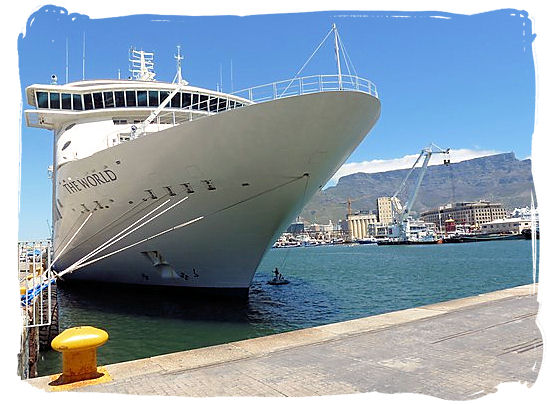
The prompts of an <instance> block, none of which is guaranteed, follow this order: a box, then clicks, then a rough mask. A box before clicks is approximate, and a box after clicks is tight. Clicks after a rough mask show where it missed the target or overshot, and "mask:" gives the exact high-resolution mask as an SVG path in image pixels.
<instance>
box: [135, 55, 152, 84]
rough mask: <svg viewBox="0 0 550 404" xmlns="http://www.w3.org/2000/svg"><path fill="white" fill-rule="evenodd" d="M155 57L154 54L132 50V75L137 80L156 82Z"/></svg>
mask: <svg viewBox="0 0 550 404" xmlns="http://www.w3.org/2000/svg"><path fill="white" fill-rule="evenodd" d="M153 56H154V54H153V52H144V51H142V50H139V51H138V50H136V49H134V48H130V73H132V77H133V78H134V79H135V80H143V81H154V80H155V73H154V71H153V68H154V62H153Z"/></svg>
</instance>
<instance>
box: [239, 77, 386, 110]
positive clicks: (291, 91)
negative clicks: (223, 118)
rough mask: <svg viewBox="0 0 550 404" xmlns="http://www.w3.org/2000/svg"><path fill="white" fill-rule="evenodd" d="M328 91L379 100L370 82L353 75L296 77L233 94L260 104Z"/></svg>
mask: <svg viewBox="0 0 550 404" xmlns="http://www.w3.org/2000/svg"><path fill="white" fill-rule="evenodd" d="M326 91H359V92H362V93H366V94H369V95H372V96H374V97H376V98H378V91H377V89H376V86H375V85H374V83H373V82H372V81H370V80H367V79H364V78H362V77H358V76H353V75H344V74H343V75H337V74H324V75H315V76H305V77H296V78H294V79H290V80H283V81H276V82H273V83H269V84H262V85H259V86H255V87H250V88H247V89H244V90H239V91H236V92H233V93H231V94H232V95H236V96H239V97H242V98H246V99H248V100H250V101H252V102H255V103H260V102H266V101H272V100H276V99H279V98H286V97H292V96H296V95H304V94H312V93H321V92H326Z"/></svg>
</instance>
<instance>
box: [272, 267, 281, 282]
mask: <svg viewBox="0 0 550 404" xmlns="http://www.w3.org/2000/svg"><path fill="white" fill-rule="evenodd" d="M273 273H274V274H275V279H277V280H279V279H281V273H280V272H279V268H277V267H275V271H273Z"/></svg>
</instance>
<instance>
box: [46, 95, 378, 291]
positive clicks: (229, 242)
mask: <svg viewBox="0 0 550 404" xmlns="http://www.w3.org/2000/svg"><path fill="white" fill-rule="evenodd" d="M379 114H380V102H379V100H378V99H377V98H375V97H373V96H370V95H368V94H365V93H361V92H354V91H345V92H343V91H333V92H323V93H316V94H309V95H302V96H295V97H288V98H283V99H278V100H274V101H270V102H265V103H260V104H254V105H250V106H247V107H243V108H239V109H235V110H231V111H226V112H224V113H220V114H217V115H213V116H209V117H205V118H202V119H198V120H195V121H192V122H188V123H185V124H182V125H179V126H175V127H173V128H170V129H166V130H163V131H161V132H158V133H153V134H150V135H147V136H144V137H141V138H138V139H135V140H133V141H129V142H124V143H122V144H120V145H117V146H114V147H110V148H107V149H105V150H102V151H99V152H97V153H95V154H93V155H91V156H89V157H86V158H83V159H80V160H76V161H72V162H69V163H66V164H63V165H61V166H60V167H59V169H58V170H57V172H56V173H55V181H56V183H57V184H58V185H57V187H56V198H57V199H59V200H60V201H61V203H62V207H61V211H60V213H61V215H62V218H60V219H58V220H57V221H56V222H55V225H54V250H55V251H56V252H58V253H59V252H61V251H62V250H63V248H64V246H65V245H66V244H67V242H68V240H69V239H70V238H71V237H72V235H73V234H74V233H75V231H76V230H77V228H78V227H79V226H80V224H82V223H83V221H84V220H85V219H86V217H87V216H88V215H89V211H91V212H93V213H92V215H91V216H90V218H89V220H88V221H87V222H86V224H85V225H84V226H83V227H82V228H81V230H80V231H79V232H78V234H77V235H76V237H75V238H74V239H73V240H72V241H71V243H70V245H69V246H68V248H67V249H65V251H63V253H62V254H60V255H59V257H58V258H57V262H56V269H57V270H58V271H60V270H63V269H64V268H67V267H68V266H69V265H71V264H73V263H74V262H75V261H77V260H78V259H80V258H81V257H83V256H84V255H86V254H87V253H89V252H90V251H92V250H93V249H94V248H96V247H97V246H99V245H101V244H102V243H104V242H105V241H107V240H109V239H110V238H111V237H112V236H114V235H115V234H117V233H118V232H120V231H122V230H123V229H125V228H127V227H128V226H130V225H131V224H132V223H133V222H135V221H136V220H138V219H140V218H141V217H143V216H144V215H145V214H146V213H147V212H149V211H151V210H153V209H154V208H156V207H158V206H159V205H160V204H162V203H164V202H166V201H167V200H170V202H168V203H167V204H166V205H164V206H165V207H168V206H170V205H171V204H172V203H174V202H177V201H179V200H181V199H182V198H185V197H188V199H186V200H185V201H183V202H182V203H180V204H179V205H178V206H176V207H174V208H173V209H171V210H169V211H167V212H166V213H164V214H162V215H161V216H159V217H158V218H157V219H156V220H153V221H151V222H150V223H147V224H146V225H144V226H143V227H140V228H139V229H138V230H136V231H135V232H133V233H132V234H130V235H129V236H127V237H126V238H124V239H122V240H120V241H119V242H117V243H115V244H114V245H113V246H111V247H109V248H108V249H106V250H105V251H103V252H101V253H100V254H98V255H97V256H95V257H94V258H97V257H100V256H103V255H105V254H108V253H110V252H113V251H115V250H119V249H121V248H124V247H127V246H130V245H132V244H134V243H138V242H140V241H143V240H144V239H146V238H148V237H151V236H153V235H156V234H158V233H159V232H162V231H164V230H167V229H170V228H172V227H173V226H176V225H178V224H181V223H184V222H187V221H190V220H193V219H196V218H198V217H203V219H201V220H198V221H196V222H194V223H193V224H190V225H188V226H185V227H182V228H180V229H178V230H174V231H170V232H167V233H165V234H164V235H161V236H159V237H155V238H152V239H151V240H149V241H145V242H141V243H139V244H137V245H135V246H134V247H131V248H127V249H124V250H123V251H121V252H118V253H116V254H113V255H111V256H108V257H107V258H104V259H101V260H99V261H97V262H95V263H93V264H91V265H88V266H86V267H83V268H81V269H78V270H76V271H74V272H73V273H71V274H68V275H66V277H65V278H66V279H67V280H79V281H101V282H109V283H125V284H136V285H151V286H153V285H154V286H177V287H192V288H227V289H235V290H241V289H244V290H246V289H248V287H249V286H250V284H251V281H252V278H253V276H254V273H255V271H256V268H257V266H258V264H259V263H260V260H261V259H262V257H263V255H264V253H265V251H266V250H267V249H268V248H269V247H270V246H271V245H272V244H273V242H274V241H275V240H276V238H277V237H278V236H279V235H280V233H281V232H282V231H283V230H284V229H285V228H286V226H288V224H289V223H290V222H291V221H292V220H293V219H294V218H295V217H296V216H297V215H298V214H299V212H300V211H301V209H302V208H303V206H304V205H305V203H306V202H307V201H308V200H309V199H310V198H311V197H312V196H313V194H314V193H315V192H316V191H318V190H319V189H320V188H321V187H322V186H323V185H324V184H325V183H326V181H328V180H329V179H330V178H331V176H332V175H333V174H334V173H335V171H336V170H337V169H338V168H339V167H340V166H341V165H342V164H343V162H344V161H345V160H346V159H347V158H348V156H349V155H350V154H351V152H352V151H353V150H354V149H355V148H356V147H357V145H358V144H359V143H360V142H361V140H362V139H363V138H364V137H365V135H366V134H367V133H368V131H369V130H370V129H371V128H372V127H373V125H374V124H375V123H376V121H377V119H378V117H379ZM94 174H95V175H96V177H94ZM305 174H307V175H305ZM89 176H92V177H91V178H92V179H93V178H95V179H96V180H97V179H98V177H97V176H99V181H95V182H96V183H97V185H95V186H94V184H93V181H91V180H90V181H89V182H86V178H88V177H89ZM79 180H80V181H82V180H84V182H85V183H87V184H88V185H89V187H88V188H86V186H85V185H83V184H82V182H79ZM205 181H210V182H209V183H207V182H205ZM182 184H188V185H187V186H184V185H182ZM209 188H210V189H209ZM211 188H215V189H211ZM189 189H191V190H193V191H194V192H192V193H188V191H189ZM174 194H175V195H174ZM155 198H156V199H155ZM161 210H162V209H159V210H158V211H157V212H160V211H161ZM147 252H149V253H147ZM155 254H160V256H161V260H156V259H155V258H154V257H153V255H155Z"/></svg>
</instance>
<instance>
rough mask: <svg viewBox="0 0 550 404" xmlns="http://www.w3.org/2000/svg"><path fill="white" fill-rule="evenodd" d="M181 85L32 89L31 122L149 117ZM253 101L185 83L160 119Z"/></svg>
mask: <svg viewBox="0 0 550 404" xmlns="http://www.w3.org/2000/svg"><path fill="white" fill-rule="evenodd" d="M177 87H178V85H177V84H174V83H163V82H155V81H138V80H89V81H79V82H74V83H69V84H65V85H56V84H50V85H38V84H35V85H32V86H29V87H27V89H26V95H27V102H28V104H29V105H31V106H33V107H36V109H33V110H26V111H25V118H26V121H27V125H28V126H32V127H40V128H45V129H57V128H61V127H63V126H64V125H68V124H71V123H73V122H83V121H95V120H106V119H109V118H110V119H113V122H114V123H115V124H121V123H128V124H135V123H140V122H142V121H143V120H145V119H146V118H147V117H148V116H149V115H150V114H151V112H152V111H153V110H155V109H156V108H158V107H159V105H160V104H162V103H163V101H165V100H166V99H167V98H168V96H169V95H170V94H171V93H172V92H173V91H174V90H176V88H177ZM251 103H252V102H251V101H250V100H247V99H244V98H242V97H239V96H237V95H230V94H225V93H221V92H217V91H211V90H207V89H202V88H198V87H193V86H184V87H182V89H181V91H178V92H177V93H176V94H175V95H174V96H173V97H172V98H171V99H170V101H169V102H168V104H167V105H166V106H165V107H164V108H163V111H162V114H160V115H159V117H158V121H157V122H158V123H167V124H176V123H181V122H183V121H187V120H193V119H196V118H198V117H201V116H204V115H211V114H215V113H218V112H222V111H226V110H230V109H235V108H240V107H242V106H245V105H249V104H251Z"/></svg>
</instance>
